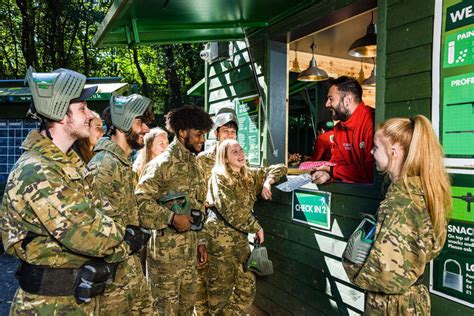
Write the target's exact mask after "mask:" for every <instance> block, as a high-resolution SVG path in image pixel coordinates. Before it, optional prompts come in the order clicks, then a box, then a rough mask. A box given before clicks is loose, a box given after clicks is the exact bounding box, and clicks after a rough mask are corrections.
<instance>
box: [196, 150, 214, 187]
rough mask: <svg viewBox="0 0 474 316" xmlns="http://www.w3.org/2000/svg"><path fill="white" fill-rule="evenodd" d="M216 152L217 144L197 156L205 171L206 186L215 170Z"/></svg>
mask: <svg viewBox="0 0 474 316" xmlns="http://www.w3.org/2000/svg"><path fill="white" fill-rule="evenodd" d="M216 151H217V144H215V145H213V146H211V147H210V148H209V149H208V150H206V151H203V152H201V153H199V155H198V156H197V161H198V163H199V165H200V166H201V167H202V169H203V170H204V179H205V181H206V184H207V182H208V181H209V179H210V178H211V172H212V168H214V164H215V163H216Z"/></svg>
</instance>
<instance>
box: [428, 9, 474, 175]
mask: <svg viewBox="0 0 474 316" xmlns="http://www.w3.org/2000/svg"><path fill="white" fill-rule="evenodd" d="M437 18H438V19H436V21H435V32H434V34H435V35H434V54H435V55H434V58H433V60H434V64H433V76H434V77H433V82H434V84H433V104H434V105H433V123H434V125H435V129H438V132H439V138H440V140H441V143H442V145H443V148H444V152H445V155H446V157H447V159H446V165H447V166H448V167H467V168H473V167H474V163H473V161H474V160H473V158H474V0H444V1H439V2H438V7H437ZM437 63H439V64H438V65H437ZM435 122H438V124H435Z"/></svg>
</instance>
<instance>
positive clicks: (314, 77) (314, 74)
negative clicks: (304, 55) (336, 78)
mask: <svg viewBox="0 0 474 316" xmlns="http://www.w3.org/2000/svg"><path fill="white" fill-rule="evenodd" d="M314 48H315V45H314V41H313V44H311V51H312V54H313V58H311V61H310V62H309V67H308V68H307V69H306V70H305V71H303V72H301V73H300V74H299V75H298V81H323V80H327V79H329V76H328V74H327V72H325V71H324V70H322V69H320V68H318V64H317V63H316V59H315V58H314Z"/></svg>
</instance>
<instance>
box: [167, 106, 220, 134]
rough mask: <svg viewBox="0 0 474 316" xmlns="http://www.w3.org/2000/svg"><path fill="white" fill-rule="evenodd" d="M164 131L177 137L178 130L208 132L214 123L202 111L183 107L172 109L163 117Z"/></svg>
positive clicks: (195, 107) (197, 108)
mask: <svg viewBox="0 0 474 316" xmlns="http://www.w3.org/2000/svg"><path fill="white" fill-rule="evenodd" d="M165 120H166V129H167V130H168V131H170V132H171V133H173V134H175V135H177V134H178V132H179V131H180V130H186V129H197V130H201V131H206V132H209V131H210V130H211V128H212V125H214V123H213V122H212V119H211V117H210V116H209V114H208V113H206V112H205V111H204V110H203V109H201V108H199V107H197V106H193V105H184V106H182V107H179V108H176V109H173V110H171V111H169V112H168V113H167V114H166V115H165Z"/></svg>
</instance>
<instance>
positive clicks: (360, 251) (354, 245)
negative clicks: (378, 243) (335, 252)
mask: <svg viewBox="0 0 474 316" xmlns="http://www.w3.org/2000/svg"><path fill="white" fill-rule="evenodd" d="M375 228H376V224H375V221H373V220H371V219H369V218H364V219H363V220H362V222H361V223H360V224H359V226H357V228H356V230H355V231H354V232H353V233H352V235H351V237H350V238H349V240H348V241H347V245H346V249H345V250H344V253H343V254H342V256H343V257H344V258H345V259H347V260H348V261H350V262H352V263H355V264H363V263H364V262H365V261H366V260H367V257H368V256H369V253H370V250H371V249H372V246H373V244H374V236H375Z"/></svg>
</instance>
